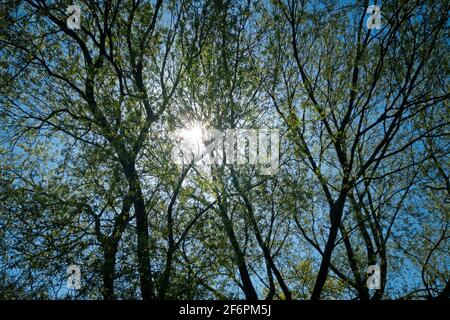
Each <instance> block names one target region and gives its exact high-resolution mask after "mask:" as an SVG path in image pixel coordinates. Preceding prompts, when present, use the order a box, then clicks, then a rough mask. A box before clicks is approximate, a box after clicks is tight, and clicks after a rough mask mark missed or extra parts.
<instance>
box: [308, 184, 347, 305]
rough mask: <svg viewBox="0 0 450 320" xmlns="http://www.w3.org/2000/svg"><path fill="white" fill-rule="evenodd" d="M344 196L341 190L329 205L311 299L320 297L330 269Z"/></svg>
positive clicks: (342, 210) (345, 194)
mask: <svg viewBox="0 0 450 320" xmlns="http://www.w3.org/2000/svg"><path fill="white" fill-rule="evenodd" d="M346 198H347V193H345V192H342V191H341V193H340V195H339V198H338V200H337V201H336V202H335V203H334V204H333V205H332V207H331V210H330V221H331V228H330V233H329V235H328V240H327V243H326V244H325V250H324V251H323V255H322V262H321V263H320V268H319V273H318V274H317V278H316V283H315V285H314V289H313V292H312V294H311V300H319V299H320V294H321V293H322V290H323V286H324V285H325V281H326V280H327V276H328V270H329V269H330V263H331V256H332V254H333V250H334V245H335V242H336V236H337V233H338V230H339V226H340V224H341V218H342V213H343V212H344V204H345V199H346Z"/></svg>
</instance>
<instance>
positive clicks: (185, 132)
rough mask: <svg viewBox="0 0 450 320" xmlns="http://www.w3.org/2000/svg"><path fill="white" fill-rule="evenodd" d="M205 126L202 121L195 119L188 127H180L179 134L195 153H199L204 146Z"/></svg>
mask: <svg viewBox="0 0 450 320" xmlns="http://www.w3.org/2000/svg"><path fill="white" fill-rule="evenodd" d="M204 133H205V128H204V126H203V124H202V123H201V122H198V121H195V122H192V123H190V124H189V125H188V126H187V127H186V128H183V129H179V130H178V131H177V136H178V137H179V138H180V139H181V140H182V142H183V143H184V144H186V145H187V146H189V149H190V151H191V152H192V153H193V154H199V153H200V151H201V150H202V149H203V148H204V143H203V135H204Z"/></svg>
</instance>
